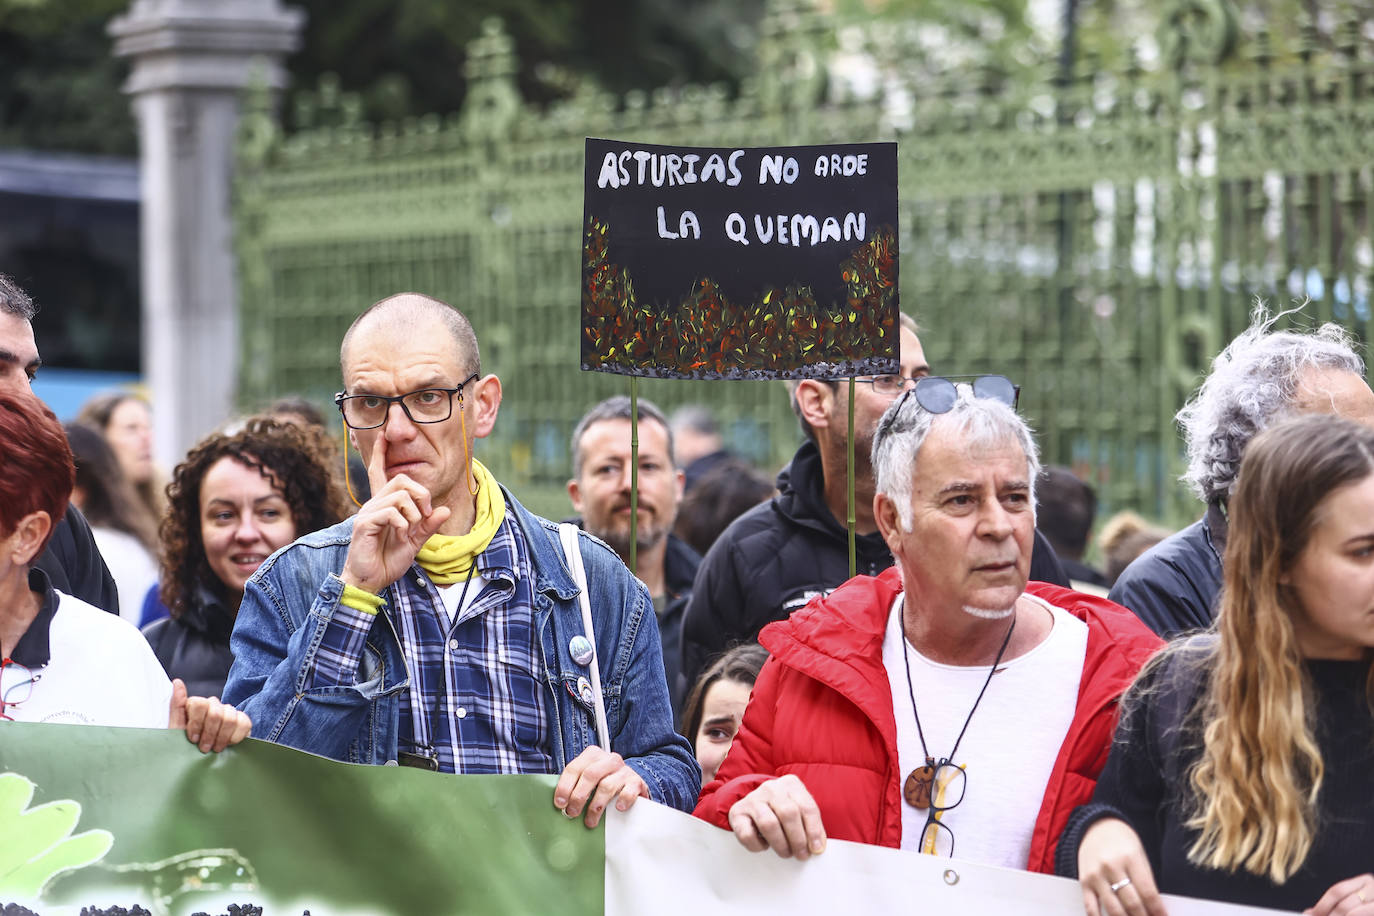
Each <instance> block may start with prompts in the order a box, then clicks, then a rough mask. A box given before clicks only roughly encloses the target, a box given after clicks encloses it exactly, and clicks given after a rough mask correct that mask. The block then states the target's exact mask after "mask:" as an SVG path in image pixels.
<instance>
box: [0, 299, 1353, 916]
mask: <svg viewBox="0 0 1374 916" xmlns="http://www.w3.org/2000/svg"><path fill="white" fill-rule="evenodd" d="M33 314H34V306H33V303H32V302H31V301H30V300H29V298H28V297H27V296H26V295H25V294H24V292H23V290H21V289H20V288H19V287H18V286H17V285H16V284H15V283H14V282H13V281H11V280H9V279H8V278H6V277H4V276H3V275H0V463H3V467H4V470H5V473H4V474H3V475H0V480H2V481H3V482H0V488H2V489H3V494H0V495H3V499H0V537H3V539H4V551H3V554H0V588H3V589H4V591H5V598H6V599H8V600H5V601H3V602H0V656H3V665H0V719H6V720H9V719H12V720H19V721H37V722H41V721H52V722H76V723H87V724H106V725H139V726H144V727H175V728H181V729H184V730H185V731H186V734H187V736H188V738H189V739H190V740H191V741H192V742H194V743H196V744H197V745H198V746H199V747H200V748H201V749H202V750H205V751H212V750H215V751H217V750H222V749H223V748H225V747H227V746H229V745H231V744H234V743H237V742H238V741H241V740H243V739H244V737H246V736H247V735H249V734H250V733H251V735H252V736H253V737H255V738H260V739H263V740H267V741H272V742H276V743H279V744H284V745H287V746H290V747H295V748H299V749H301V750H306V751H309V752H312V753H315V754H319V755H323V756H326V757H330V758H333V759H336V760H342V761H348V762H352V763H360V764H373V765H400V766H412V767H420V768H424V769H429V770H434V771H438V772H441V773H488V774H491V773H498V774H499V773H546V774H555V775H557V776H558V779H557V782H556V785H555V787H554V790H553V797H552V804H553V806H554V807H555V808H556V809H558V810H559V811H561V812H562V813H563V814H564V815H566V816H567V817H569V818H580V819H582V820H583V822H584V823H585V824H586V825H587V826H588V827H595V826H596V825H597V824H598V823H599V822H600V821H601V819H602V817H603V815H604V813H605V811H606V810H607V809H608V808H609V807H611V806H612V805H614V806H615V807H616V808H618V809H620V810H625V809H627V808H629V807H630V806H631V805H633V804H634V803H635V801H636V800H637V799H638V798H650V799H653V800H654V801H657V802H660V803H662V804H666V805H669V806H672V807H675V808H678V809H680V810H683V811H693V812H695V814H696V816H698V817H700V818H702V819H704V820H706V821H708V822H711V823H714V824H716V825H718V826H719V827H721V828H722V829H725V830H729V831H732V832H733V833H734V835H735V836H736V838H737V839H738V841H739V842H740V843H741V844H742V845H743V846H744V847H746V848H747V849H750V850H754V851H756V852H764V851H766V850H771V851H772V853H776V854H778V855H782V856H787V857H796V858H798V859H807V858H810V857H812V856H815V855H818V854H821V853H823V852H824V850H825V847H826V843H827V840H828V839H829V838H838V839H845V840H854V841H858V842H863V843H871V844H879V845H885V846H891V847H896V848H901V849H905V850H910V851H912V852H914V853H923V854H929V855H936V856H948V857H957V858H960V859H965V860H969V861H975V862H981V863H986V864H992V865H1000V866H1005V867H1011V868H1018V869H1030V870H1033V871H1040V872H1047V873H1056V872H1057V873H1059V874H1061V875H1067V876H1070V877H1077V878H1078V880H1079V881H1080V883H1081V886H1082V889H1083V897H1084V906H1085V909H1086V911H1087V912H1088V913H1089V914H1092V916H1098V914H1111V916H1121V914H1126V913H1130V914H1133V916H1140V914H1145V913H1149V914H1159V913H1162V912H1163V903H1162V899H1161V894H1165V893H1174V894H1185V895H1191V896H1198V897H1206V898H1212V899H1218V900H1227V901H1233V902H1240V903H1248V904H1256V905H1263V906H1275V905H1278V906H1283V907H1288V908H1294V909H1310V910H1311V912H1313V913H1316V914H1318V916H1328V914H1337V913H1339V914H1348V913H1362V914H1366V916H1371V914H1374V876H1371V875H1370V871H1371V870H1372V868H1371V866H1374V857H1371V853H1370V852H1369V850H1371V849H1374V664H1372V662H1374V392H1372V391H1371V390H1370V388H1369V385H1368V384H1367V383H1366V382H1365V379H1364V364H1363V362H1362V360H1361V359H1360V357H1359V356H1358V355H1357V353H1356V350H1355V346H1354V343H1353V342H1352V340H1351V339H1350V338H1349V337H1348V335H1347V334H1346V333H1345V332H1344V331H1342V330H1341V329H1339V328H1338V327H1336V326H1334V325H1323V326H1321V327H1319V328H1316V329H1313V330H1308V331H1304V330H1280V329H1278V328H1277V326H1276V319H1275V317H1273V316H1270V315H1268V314H1267V313H1265V312H1264V311H1263V310H1262V309H1257V310H1256V313H1255V315H1254V320H1253V322H1252V325H1251V327H1250V328H1249V329H1247V330H1246V331H1245V332H1244V333H1243V334H1241V335H1240V336H1239V337H1237V338H1236V339H1235V340H1234V341H1232V342H1231V344H1230V345H1229V346H1228V347H1227V348H1226V349H1225V350H1224V351H1223V352H1222V353H1221V354H1220V355H1219V356H1218V357H1217V358H1216V360H1215V362H1214V364H1213V368H1212V371H1211V373H1210V374H1209V375H1208V377H1207V378H1206V380H1205V381H1204V382H1203V384H1202V385H1201V387H1200V389H1199V391H1198V392H1197V394H1196V395H1195V396H1194V397H1193V398H1192V399H1191V400H1190V401H1189V403H1188V405H1187V406H1186V407H1185V408H1184V410H1183V411H1182V413H1181V414H1180V422H1181V424H1182V427H1183V429H1184V433H1185V438H1186V440H1187V441H1186V445H1187V449H1188V454H1189V459H1190V464H1189V472H1188V475H1187V478H1186V479H1187V481H1188V483H1189V484H1190V485H1191V486H1192V487H1193V488H1194V489H1195V491H1196V492H1197V494H1198V496H1199V497H1200V498H1201V499H1202V502H1203V505H1204V512H1203V517H1202V518H1201V519H1200V520H1199V521H1198V522H1196V523H1195V524H1194V525H1191V526H1189V527H1188V528H1186V529H1184V530H1183V531H1181V532H1178V533H1175V534H1170V533H1168V532H1167V531H1163V530H1161V529H1158V528H1156V527H1155V526H1153V525H1151V524H1150V523H1148V522H1146V521H1145V520H1144V519H1143V518H1141V517H1139V516H1136V515H1134V514H1124V515H1122V516H1121V517H1119V518H1114V519H1113V520H1112V521H1111V522H1110V523H1109V524H1108V525H1106V526H1103V528H1102V530H1100V531H1099V541H1098V543H1099V555H1100V556H1101V557H1102V558H1103V560H1104V561H1105V562H1106V565H1107V569H1105V570H1101V571H1099V570H1098V569H1095V568H1094V567H1092V566H1091V565H1090V564H1089V562H1088V557H1089V552H1088V541H1089V532H1090V531H1091V529H1092V528H1093V527H1094V525H1095V522H1096V517H1097V514H1098V513H1097V507H1096V502H1095V498H1094V496H1093V492H1092V489H1091V488H1090V487H1088V486H1087V485H1086V484H1084V483H1083V481H1081V480H1079V479H1078V478H1077V476H1076V475H1074V474H1073V472H1072V471H1071V470H1070V469H1067V468H1054V467H1052V468H1044V469H1042V468H1041V466H1040V460H1039V454H1038V449H1037V446H1036V443H1035V436H1034V431H1033V430H1032V429H1031V428H1030V427H1029V426H1028V425H1027V423H1026V422H1025V420H1024V419H1023V418H1022V416H1021V415H1020V414H1019V413H1018V411H1017V407H1018V399H1019V392H1020V389H1019V388H1018V387H1017V386H1016V385H1015V384H1014V383H1013V382H1012V381H1010V380H1008V379H1007V378H1005V377H1003V376H1000V375H981V376H976V377H966V376H957V375H937V374H935V372H934V370H933V369H932V363H933V362H935V360H928V359H927V354H926V353H925V351H924V349H923V348H922V345H921V342H920V336H919V335H920V328H919V327H918V326H917V324H916V323H915V322H914V321H913V320H911V318H910V317H908V316H902V320H901V330H900V368H899V370H898V373H897V374H894V375H881V376H873V377H867V378H860V379H857V380H856V382H857V384H856V385H855V386H854V403H853V404H852V405H851V404H850V403H849V398H850V386H849V385H848V384H847V383H841V382H840V381H838V380H821V379H804V380H799V381H794V382H790V383H789V384H788V392H789V395H790V398H791V403H792V407H793V409H794V411H795V413H796V415H797V418H798V421H799V424H800V428H801V432H802V437H801V438H802V443H801V445H800V447H799V448H798V450H797V452H796V454H795V455H794V456H793V458H792V460H791V461H790V462H789V463H788V465H787V466H786V467H784V468H783V469H782V471H781V472H780V473H779V474H778V476H777V479H776V482H775V483H774V482H772V481H769V480H768V478H767V477H765V476H763V475H761V474H760V473H759V472H758V471H757V470H755V469H753V468H752V467H750V466H749V465H748V464H747V463H745V462H742V461H740V459H738V458H736V457H734V456H732V455H730V454H729V452H728V450H727V449H726V447H725V442H724V440H723V438H722V436H721V434H720V430H719V428H718V427H717V426H716V424H715V421H714V419H713V417H712V416H711V414H710V412H709V410H707V409H704V408H702V407H694V408H691V409H685V410H683V411H679V413H677V414H675V415H674V416H673V417H672V418H671V419H670V418H669V417H667V416H666V415H665V414H664V413H663V412H662V411H660V410H659V409H658V407H656V406H655V405H653V404H652V403H649V402H647V401H645V400H640V401H639V402H638V404H637V413H636V406H634V405H632V404H631V402H630V400H629V399H628V398H611V399H608V400H606V401H603V402H601V403H599V404H596V405H594V406H592V407H591V408H590V409H589V410H588V411H587V413H586V414H585V415H584V416H583V417H582V419H581V420H580V422H579V423H578V424H577V426H576V428H575V430H574V432H573V435H572V440H571V442H570V454H571V459H572V460H571V467H570V469H569V470H570V475H571V476H570V479H569V482H568V498H569V511H570V514H571V516H572V517H571V518H570V519H569V520H567V521H564V522H562V523H557V522H554V521H550V520H548V519H544V518H541V517H539V516H537V515H535V514H533V513H531V512H530V511H528V510H527V509H526V508H525V507H524V506H522V505H521V503H520V501H519V500H518V499H517V496H516V495H515V494H513V493H512V492H511V491H510V490H509V489H507V488H506V487H505V486H503V485H502V484H501V483H500V482H499V481H498V480H497V479H496V478H495V476H494V475H493V474H492V472H491V471H490V470H488V469H487V467H486V466H485V465H483V463H482V462H481V461H480V460H479V459H478V457H477V456H476V455H475V454H474V451H475V449H476V447H477V443H478V440H480V439H482V438H484V437H486V436H488V435H489V434H490V433H491V432H492V430H493V429H494V428H495V426H496V424H497V422H498V419H499V414H500V407H501V401H502V382H501V380H500V379H499V378H498V377H497V376H496V375H494V374H491V373H489V372H488V373H485V374H484V372H483V368H482V364H481V357H480V350H479V345H478V338H477V335H476V333H475V331H474V329H473V328H472V326H471V324H470V323H469V322H468V320H467V319H466V317H464V316H463V315H462V313H461V312H459V311H458V310H457V309H454V308H453V307H451V306H449V305H447V304H446V303H443V302H440V301H439V300H436V299H433V298H430V297H428V296H424V295H420V294H415V293H402V294H398V295H395V296H391V297H388V298H386V299H383V300H381V301H380V302H377V303H375V304H373V305H371V306H370V307H367V308H365V309H362V310H361V311H360V314H359V316H358V317H357V319H356V320H355V321H354V322H353V324H352V326H351V327H350V328H349V329H348V331H347V333H346V334H345V335H344V337H343V339H342V341H341V344H340V371H341V374H342V377H343V390H342V391H341V392H340V394H339V395H338V396H337V397H336V406H337V408H338V410H339V412H340V416H341V418H342V420H343V423H344V424H345V427H346V428H347V431H348V442H349V454H348V455H344V454H341V453H340V450H339V448H338V447H337V446H336V445H335V444H334V443H333V442H332V441H331V439H330V437H329V436H328V434H327V433H326V432H324V430H323V428H322V427H323V424H322V418H320V417H319V416H318V414H316V413H315V412H314V410H313V408H311V407H310V405H309V404H308V403H304V402H295V401H285V402H280V403H279V404H277V405H274V406H273V407H272V408H271V409H269V410H268V411H265V412H264V413H263V414H262V415H259V416H254V417H250V418H247V419H243V420H238V421H234V422H232V423H228V424H226V425H225V426H224V427H223V428H221V429H220V430H218V431H217V432H215V433H213V434H212V435H210V436H208V437H206V438H205V439H204V440H202V441H201V442H200V443H198V444H197V445H196V446H195V447H194V448H192V449H191V451H190V452H189V453H188V454H187V456H186V458H185V459H184V460H183V461H182V462H181V463H180V464H179V465H178V466H177V467H176V468H175V469H174V470H173V471H172V473H171V475H170V478H169V479H163V478H162V477H161V476H160V475H159V474H158V471H157V470H156V468H154V467H153V465H152V461H151V448H150V442H151V439H150V434H149V429H150V427H149V423H150V415H149V411H148V405H147V402H146V401H144V400H142V399H141V398H139V397H136V396H134V395H130V394H126V393H120V394H117V395H110V396H106V397H102V398H100V399H98V400H97V401H95V402H93V403H92V404H91V405H89V406H88V408H87V409H86V410H83V411H82V413H81V416H80V417H78V418H77V420H76V421H75V422H74V423H71V424H69V425H68V426H67V427H66V429H65V430H64V429H63V427H61V426H60V425H59V424H58V423H57V420H56V418H55V417H54V416H53V414H52V412H51V411H50V410H48V409H47V408H46V407H45V406H44V405H43V404H42V403H41V402H39V401H38V400H37V399H36V398H34V396H33V395H32V393H31V392H30V391H29V382H30V381H31V379H32V378H33V375H34V374H35V372H37V371H38V368H39V366H40V360H39V356H38V346H37V342H36V341H35V340H34V338H33V331H32V325H31V320H32V318H33ZM851 411H852V414H853V418H854V420H853V437H854V442H853V451H854V456H855V457H854V466H853V468H852V469H851V468H850V467H849V459H848V453H849V450H850V446H851V443H850V423H849V416H850V414H851ZM635 428H637V430H638V444H637V465H636V464H635V461H636V456H635V453H634V452H633V451H632V448H631V435H632V429H635ZM350 462H351V466H350ZM346 469H347V470H346ZM851 470H852V474H853V480H854V492H855V494H856V502H855V504H854V506H853V511H854V516H853V517H854V526H855V544H856V553H857V561H858V571H859V575H858V576H855V577H853V578H851V577H850V575H849V557H848V550H849V536H848V530H847V526H846V523H845V519H846V516H847V515H848V514H849V509H850V506H849V497H848V479H849V475H850V472H851ZM636 484H637V489H636ZM632 497H633V498H632ZM139 626H141V627H142V632H141V633H140V632H139V629H138V627H139ZM0 727H2V726H0Z"/></svg>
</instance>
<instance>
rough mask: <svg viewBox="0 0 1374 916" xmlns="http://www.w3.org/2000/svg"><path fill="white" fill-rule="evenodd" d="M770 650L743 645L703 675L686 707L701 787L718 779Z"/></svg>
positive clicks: (684, 716)
mask: <svg viewBox="0 0 1374 916" xmlns="http://www.w3.org/2000/svg"><path fill="white" fill-rule="evenodd" d="M767 660H768V650H767V649H765V648H764V647H763V646H761V645H759V644H758V643H741V644H740V645H738V646H735V647H734V648H732V649H730V650H729V651H727V652H726V653H725V654H724V655H722V656H721V657H720V658H718V659H716V661H715V663H714V664H712V665H711V666H710V667H708V668H707V669H706V670H705V671H703V672H702V673H701V677H699V678H697V682H696V684H695V685H694V686H693V687H692V692H691V693H689V694H688V695H687V702H686V704H685V705H684V706H683V708H682V735H683V736H684V737H685V738H686V739H687V740H688V741H690V742H692V747H693V749H694V750H695V751H696V755H697V763H699V764H701V784H702V785H703V786H704V785H706V784H707V783H708V782H710V781H711V780H713V779H715V778H716V770H718V769H720V765H721V763H722V762H723V761H724V760H725V755H726V754H728V753H730V745H731V744H733V743H734V740H735V733H736V732H738V731H739V724H740V721H741V720H742V719H743V718H744V707H745V706H747V705H749V693H750V691H752V690H753V689H754V681H756V680H758V677H759V671H760V670H761V669H762V668H763V663H764V662H766V661H767Z"/></svg>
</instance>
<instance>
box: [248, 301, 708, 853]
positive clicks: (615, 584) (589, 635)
mask: <svg viewBox="0 0 1374 916" xmlns="http://www.w3.org/2000/svg"><path fill="white" fill-rule="evenodd" d="M340 362H341V364H342V370H343V379H344V385H345V387H344V390H343V391H342V392H340V394H339V395H338V397H337V398H336V403H337V404H338V406H339V409H340V412H341V414H342V418H343V421H344V423H345V424H346V425H347V427H348V429H349V433H348V435H349V438H350V440H351V441H352V443H353V445H354V446H355V447H356V448H357V449H358V451H359V452H360V453H361V454H362V456H363V458H364V459H365V460H366V462H367V468H368V477H369V480H370V482H371V485H372V498H371V499H369V500H368V501H367V502H366V503H365V504H364V505H363V506H362V508H361V509H360V510H359V512H358V514H357V515H356V516H355V517H353V518H351V519H348V520H347V521H345V522H343V523H341V524H339V525H336V526H334V527H332V528H327V529H325V530H323V531H318V532H315V533H313V534H309V535H306V536H305V537H302V538H300V539H298V540H297V541H296V542H295V543H294V544H292V545H290V546H288V547H286V548H284V549H283V550H281V551H279V552H278V553H277V554H276V555H274V556H273V557H271V558H269V559H268V560H267V561H266V562H265V563H264V564H263V565H262V566H261V567H260V568H259V570H258V571H257V573H256V574H255V575H254V576H253V577H252V578H251V579H249V581H248V583H247V586H246V588H245V589H244V597H243V604H242V606H241V607H240V609H239V613H238V618H237V621H236V623H235V627H234V633H233V637H232V639H231V643H230V644H231V648H232V649H233V652H234V665H233V667H232V668H231V670H230V672H229V682H228V684H226V686H225V699H226V700H228V701H229V702H232V703H234V704H235V705H236V706H237V707H238V708H240V709H242V710H245V711H247V712H248V713H249V715H250V716H252V718H253V720H254V734H255V735H256V736H259V737H262V738H266V739H268V740H271V741H275V742H277V743H280V744H286V745H290V746H292V747H297V748H300V749H302V750H306V751H310V752H312V753H315V754H320V755H322V756H325V757H331V758H334V759H336V760H344V761H349V762H353V763H366V764H389V765H398V764H399V765H408V766H417V767H422V768H425V769H430V770H438V771H441V772H447V773H549V774H560V779H559V781H558V784H557V786H556V787H555V789H554V793H553V794H554V798H553V802H554V806H555V807H557V808H558V809H559V810H561V811H563V812H564V814H566V815H567V816H569V817H577V816H584V822H585V823H586V825H587V826H588V827H594V826H596V824H597V823H598V822H599V820H600V818H601V816H602V814H603V812H604V811H605V810H606V808H607V807H608V806H609V805H612V804H614V805H615V806H616V807H617V808H619V809H620V810H625V809H627V808H629V807H630V805H632V804H633V803H634V801H635V799H636V798H637V797H639V796H645V797H648V798H653V799H654V800H655V801H658V802H662V803H664V804H667V805H671V806H674V807H677V808H681V809H687V808H690V807H691V805H692V802H693V801H694V799H695V797H696V790H697V788H698V787H699V785H700V778H701V777H700V771H699V769H698V768H697V765H696V761H695V760H694V759H693V757H692V752H691V748H690V747H689V746H688V744H687V742H686V741H685V740H684V739H682V738H681V737H679V736H678V735H676V734H675V733H674V731H673V719H672V711H671V709H670V707H669V701H668V688H667V683H666V681H665V678H664V674H663V661H662V657H661V650H660V647H659V639H658V632H657V628H656V626H655V624H654V610H653V603H652V601H651V600H650V598H649V595H648V592H647V591H646V590H645V588H644V586H643V585H642V584H640V583H639V582H638V581H636V580H635V579H634V577H633V576H631V575H630V572H629V571H628V570H627V569H626V568H625V566H624V564H623V563H621V561H620V559H619V557H617V556H616V555H615V553H614V551H612V550H611V549H610V548H608V547H607V546H606V545H605V544H602V543H600V542H599V541H596V540H595V539H594V538H591V537H588V536H586V535H580V534H579V535H577V537H576V542H575V543H576V546H575V548H574V550H575V551H576V552H575V553H574V554H573V555H571V556H565V554H564V552H563V549H562V547H561V546H560V538H559V532H558V528H557V526H556V525H554V524H553V523H552V522H548V521H546V520H544V519H541V518H538V517H537V516H534V515H532V514H530V513H529V512H528V511H526V510H525V508H524V507H523V506H521V505H520V503H519V502H518V501H517V500H516V499H515V498H514V497H513V496H512V495H511V494H510V493H509V492H508V491H507V490H505V489H504V488H503V487H501V486H500V484H498V483H497V481H496V479H495V478H494V477H493V476H492V474H491V472H490V471H488V470H487V469H486V468H485V467H484V466H483V465H482V463H481V462H480V461H478V460H477V459H476V458H474V457H473V455H472V448H473V445H474V441H475V440H476V439H480V438H484V437H485V436H487V435H489V434H490V433H491V431H492V429H493V428H494V426H495V424H496V417H497V411H498V409H499V408H500V405H501V381H500V379H498V378H497V377H496V376H495V375H483V374H482V372H481V364H480V359H479V355H478V349H477V338H476V335H475V334H474V333H473V330H472V326H471V325H470V324H469V323H468V321H467V319H466V318H465V317H464V316H463V315H462V314H461V313H460V312H458V311H457V310H456V309H454V308H453V307H452V306H449V305H448V304H446V303H443V302H440V301H439V300H437V299H432V298H430V297H428V296H422V295H418V294H415V293H402V294H400V295H396V296H392V297H389V298H387V299H383V300H382V301H381V302H378V303H377V304H375V305H373V306H372V307H371V308H369V309H368V310H367V311H365V312H364V313H363V314H362V315H361V316H359V317H358V319H357V320H356V321H354V322H353V325H352V326H351V327H350V328H349V329H348V332H347V333H346V334H345V335H344V339H343V345H342V347H341V352H340ZM578 556H580V557H581V564H582V565H583V566H584V567H585V582H586V586H585V591H586V598H587V599H588V601H589V607H588V608H587V613H586V615H585V616H584V614H583V611H582V609H581V608H580V607H579V598H580V593H581V592H582V591H583V589H582V588H581V587H579V585H578V583H577V580H576V578H575V577H574V575H573V574H572V573H570V572H569V564H570V563H572V564H574V565H575V564H576V558H577V557H578ZM586 620H590V621H591V622H592V632H587V631H586V630H587V627H586V626H585V625H584V621H586ZM599 734H604V736H605V739H607V740H606V743H608V744H609V748H606V749H603V748H602V747H600V746H598V735H599Z"/></svg>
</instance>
